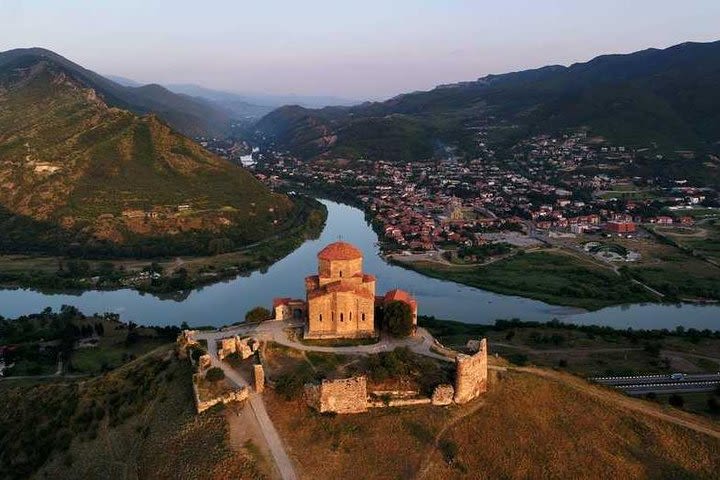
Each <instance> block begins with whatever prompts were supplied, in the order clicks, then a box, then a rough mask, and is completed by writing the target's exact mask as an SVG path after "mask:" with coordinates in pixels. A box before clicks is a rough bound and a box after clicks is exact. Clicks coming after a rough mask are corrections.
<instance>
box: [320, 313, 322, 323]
mask: <svg viewBox="0 0 720 480" xmlns="http://www.w3.org/2000/svg"><path fill="white" fill-rule="evenodd" d="M320 321H321V322H322V313H321V314H320Z"/></svg>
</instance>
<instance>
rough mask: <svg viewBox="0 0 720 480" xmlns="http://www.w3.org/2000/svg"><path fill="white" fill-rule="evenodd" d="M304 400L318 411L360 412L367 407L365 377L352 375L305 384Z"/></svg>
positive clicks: (364, 410)
mask: <svg viewBox="0 0 720 480" xmlns="http://www.w3.org/2000/svg"><path fill="white" fill-rule="evenodd" d="M305 402H307V404H308V405H309V406H310V407H312V408H314V409H315V410H317V411H318V412H320V413H325V412H334V413H361V412H366V411H367V409H368V401H367V379H366V378H365V377H362V376H361V377H352V378H345V379H342V380H327V379H325V380H323V381H322V383H320V385H312V384H307V385H305Z"/></svg>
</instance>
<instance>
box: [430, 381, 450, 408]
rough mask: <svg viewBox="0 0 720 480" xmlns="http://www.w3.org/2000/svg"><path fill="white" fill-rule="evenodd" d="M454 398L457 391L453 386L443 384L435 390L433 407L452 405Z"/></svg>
mask: <svg viewBox="0 0 720 480" xmlns="http://www.w3.org/2000/svg"><path fill="white" fill-rule="evenodd" d="M454 396H455V389H454V388H453V386H452V385H448V384H446V383H442V384H440V385H438V386H437V387H435V390H433V394H432V399H431V401H432V404H433V405H450V404H451V403H452V402H453V397H454Z"/></svg>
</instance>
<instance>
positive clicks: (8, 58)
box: [0, 48, 234, 136]
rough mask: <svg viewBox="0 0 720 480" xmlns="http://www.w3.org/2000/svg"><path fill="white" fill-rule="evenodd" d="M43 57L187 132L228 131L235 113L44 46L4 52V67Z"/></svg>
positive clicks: (0, 65) (115, 101)
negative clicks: (122, 78) (128, 80)
mask: <svg viewBox="0 0 720 480" xmlns="http://www.w3.org/2000/svg"><path fill="white" fill-rule="evenodd" d="M43 61H45V62H50V63H52V64H54V65H56V66H58V67H61V68H62V69H63V70H64V71H65V72H67V73H68V74H70V75H72V77H73V78H74V79H76V80H78V81H80V82H81V83H82V84H83V85H85V86H86V87H88V88H92V89H93V90H95V92H96V93H97V94H98V95H99V96H100V97H101V98H102V99H103V101H104V102H106V103H107V104H108V105H111V106H113V107H118V108H123V109H125V110H129V111H131V112H133V113H135V114H138V115H145V114H148V113H155V114H156V115H158V116H159V117H160V118H162V119H163V120H164V121H165V122H167V123H168V124H170V125H171V126H172V127H173V128H174V129H175V130H177V131H179V132H181V133H183V134H184V135H189V136H202V135H214V136H217V135H224V134H226V133H227V131H228V128H229V125H230V123H231V120H232V117H234V115H233V114H232V113H231V112H230V111H229V110H226V109H223V108H221V107H219V106H217V105H214V104H212V103H210V102H208V101H205V100H203V99H200V98H196V97H191V96H189V95H180V94H176V93H173V92H171V91H170V90H168V89H166V88H164V87H161V86H160V85H156V84H151V85H142V86H124V85H120V84H118V83H116V82H114V81H112V80H110V79H108V78H105V77H103V76H101V75H98V74H97V73H95V72H92V71H90V70H87V69H85V68H83V67H82V66H80V65H78V64H76V63H73V62H71V61H70V60H68V59H66V58H64V57H62V56H60V55H58V54H56V53H54V52H51V51H49V50H45V49H43V48H18V49H15V50H8V51H6V52H0V71H4V70H6V69H7V68H17V67H18V66H23V65H24V66H31V65H34V64H36V63H38V62H43Z"/></svg>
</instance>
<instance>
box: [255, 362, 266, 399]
mask: <svg viewBox="0 0 720 480" xmlns="http://www.w3.org/2000/svg"><path fill="white" fill-rule="evenodd" d="M253 377H254V380H255V391H256V392H257V393H262V392H263V390H265V369H264V368H263V366H262V364H261V363H256V364H255V365H253Z"/></svg>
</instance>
